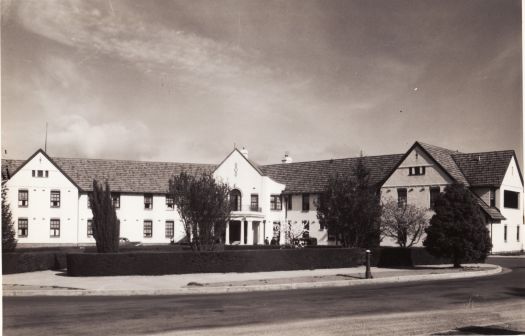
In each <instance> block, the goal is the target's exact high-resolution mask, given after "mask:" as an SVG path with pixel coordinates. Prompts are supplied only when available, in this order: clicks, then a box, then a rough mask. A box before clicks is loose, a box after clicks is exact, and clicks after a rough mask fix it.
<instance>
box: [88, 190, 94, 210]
mask: <svg viewBox="0 0 525 336" xmlns="http://www.w3.org/2000/svg"><path fill="white" fill-rule="evenodd" d="M91 197H93V193H88V194H87V207H88V209H91V203H90V202H89V200H90V199H91Z"/></svg>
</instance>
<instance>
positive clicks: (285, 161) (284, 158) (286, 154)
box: [281, 152, 293, 163]
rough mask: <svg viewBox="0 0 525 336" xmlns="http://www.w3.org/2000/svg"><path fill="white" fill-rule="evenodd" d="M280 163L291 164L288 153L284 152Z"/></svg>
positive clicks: (291, 160)
mask: <svg viewBox="0 0 525 336" xmlns="http://www.w3.org/2000/svg"><path fill="white" fill-rule="evenodd" d="M281 162H282V163H292V162H293V159H292V158H291V157H290V153H288V152H285V153H284V157H283V158H282V160H281Z"/></svg>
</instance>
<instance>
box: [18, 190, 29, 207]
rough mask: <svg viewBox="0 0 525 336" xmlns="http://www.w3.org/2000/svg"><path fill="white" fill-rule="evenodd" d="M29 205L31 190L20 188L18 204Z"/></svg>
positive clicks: (20, 205) (21, 205)
mask: <svg viewBox="0 0 525 336" xmlns="http://www.w3.org/2000/svg"><path fill="white" fill-rule="evenodd" d="M28 205H29V191H27V190H18V206H19V207H27V206H28Z"/></svg>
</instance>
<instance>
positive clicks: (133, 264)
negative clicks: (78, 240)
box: [67, 248, 364, 276]
mask: <svg viewBox="0 0 525 336" xmlns="http://www.w3.org/2000/svg"><path fill="white" fill-rule="evenodd" d="M363 262H364V251H363V250H362V249H345V248H338V249H313V248H312V249H282V250H273V249H268V250H266V249H261V250H249V251H223V252H200V253H180V252H179V253H177V252H164V253H163V252H144V253H101V254H97V253H70V254H68V255H67V271H68V275H71V276H107V275H163V274H187V273H228V272H269V271H286V270H305V269H306V270H307V269H319V268H344V267H355V266H360V265H363Z"/></svg>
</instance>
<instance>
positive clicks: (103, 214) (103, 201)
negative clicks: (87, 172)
mask: <svg viewBox="0 0 525 336" xmlns="http://www.w3.org/2000/svg"><path fill="white" fill-rule="evenodd" d="M89 204H90V205H91V211H92V212H93V238H95V241H96V243H97V252H98V253H108V252H118V248H119V238H120V237H119V236H120V223H119V220H118V219H117V213H116V211H115V207H114V206H113V199H112V197H111V190H110V188H109V184H108V183H107V182H106V190H104V189H103V187H102V186H100V185H99V184H98V182H97V181H96V180H93V193H92V194H91V195H90V197H89Z"/></svg>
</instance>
